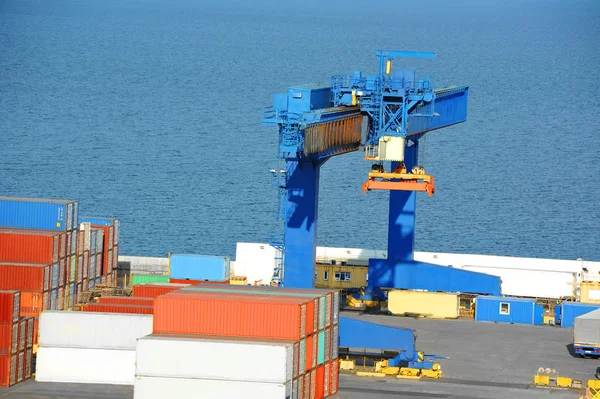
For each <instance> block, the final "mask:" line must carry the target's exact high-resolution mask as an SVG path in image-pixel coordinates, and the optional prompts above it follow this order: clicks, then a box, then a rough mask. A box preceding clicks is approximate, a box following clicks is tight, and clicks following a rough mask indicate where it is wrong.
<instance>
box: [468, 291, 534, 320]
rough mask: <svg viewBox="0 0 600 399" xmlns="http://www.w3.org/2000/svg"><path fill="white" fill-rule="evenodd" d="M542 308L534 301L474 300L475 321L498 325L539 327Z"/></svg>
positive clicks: (495, 298)
mask: <svg viewBox="0 0 600 399" xmlns="http://www.w3.org/2000/svg"><path fill="white" fill-rule="evenodd" d="M543 318H544V307H543V306H541V305H537V301H536V300H535V299H524V298H511V297H497V296H478V297H477V298H476V299H475V320H477V321H492V322H498V323H516V324H536V325H541V324H542V323H543Z"/></svg>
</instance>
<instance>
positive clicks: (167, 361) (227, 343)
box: [135, 335, 298, 384]
mask: <svg viewBox="0 0 600 399" xmlns="http://www.w3.org/2000/svg"><path fill="white" fill-rule="evenodd" d="M293 346H294V342H293V341H278V342H274V341H271V342H269V341H260V340H251V339H247V340H244V341H240V340H235V339H228V338H219V339H216V338H212V337H211V338H208V337H206V338H196V337H194V338H191V337H166V336H157V335H149V336H147V337H144V338H141V339H140V340H138V343H137V355H136V364H137V366H136V371H135V373H136V376H153V377H173V378H206V379H217V380H238V381H256V382H269V383H279V384H284V383H286V382H288V381H291V380H292V378H293V377H294V376H293V366H294V362H297V361H298V360H297V359H295V358H294V351H293ZM157 359H160V361H157ZM249 365H251V366H249Z"/></svg>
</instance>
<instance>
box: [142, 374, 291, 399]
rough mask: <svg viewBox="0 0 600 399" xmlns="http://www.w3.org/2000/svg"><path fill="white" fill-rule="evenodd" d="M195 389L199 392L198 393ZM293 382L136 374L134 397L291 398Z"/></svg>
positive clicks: (177, 398)
mask: <svg viewBox="0 0 600 399" xmlns="http://www.w3.org/2000/svg"><path fill="white" fill-rule="evenodd" d="M194 392H195V394H194ZM291 396H292V382H291V381H290V382H288V383H287V384H285V385H284V384H274V383H265V382H247V381H223V380H204V379H198V378H196V379H192V378H161V377H137V376H136V377H135V384H134V390H133V399H165V398H169V399H189V398H191V397H202V398H210V399H240V398H244V399H289V398H291Z"/></svg>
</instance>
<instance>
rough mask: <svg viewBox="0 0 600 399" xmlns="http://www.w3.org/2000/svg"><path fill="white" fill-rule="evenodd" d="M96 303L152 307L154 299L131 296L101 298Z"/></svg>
mask: <svg viewBox="0 0 600 399" xmlns="http://www.w3.org/2000/svg"><path fill="white" fill-rule="evenodd" d="M98 303H112V304H117V305H144V306H154V298H144V297H132V296H101V297H99V298H98Z"/></svg>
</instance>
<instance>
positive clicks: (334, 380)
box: [329, 360, 340, 396]
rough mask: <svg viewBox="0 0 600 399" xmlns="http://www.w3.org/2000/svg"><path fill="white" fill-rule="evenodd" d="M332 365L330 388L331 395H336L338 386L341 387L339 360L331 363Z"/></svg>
mask: <svg viewBox="0 0 600 399" xmlns="http://www.w3.org/2000/svg"><path fill="white" fill-rule="evenodd" d="M330 365H331V374H330V379H331V381H330V384H331V385H330V388H329V395H330V396H332V395H335V394H336V393H337V391H338V386H339V373H338V372H339V370H340V365H339V363H338V361H337V360H334V361H333V362H331V363H330Z"/></svg>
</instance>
